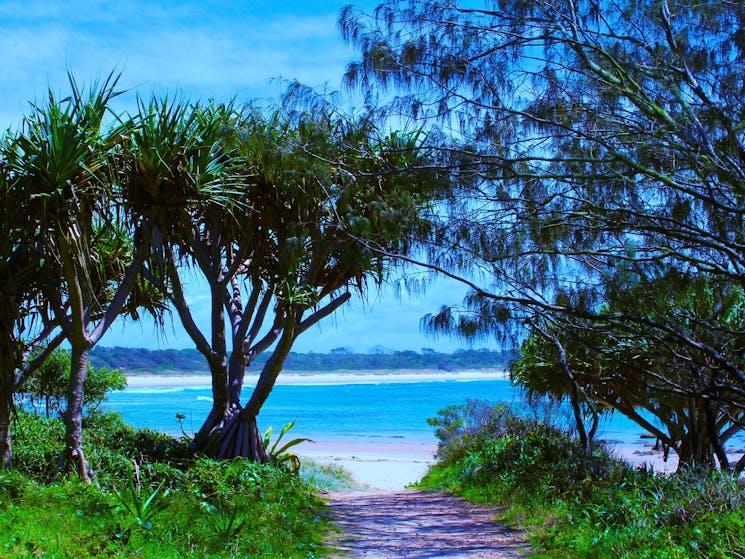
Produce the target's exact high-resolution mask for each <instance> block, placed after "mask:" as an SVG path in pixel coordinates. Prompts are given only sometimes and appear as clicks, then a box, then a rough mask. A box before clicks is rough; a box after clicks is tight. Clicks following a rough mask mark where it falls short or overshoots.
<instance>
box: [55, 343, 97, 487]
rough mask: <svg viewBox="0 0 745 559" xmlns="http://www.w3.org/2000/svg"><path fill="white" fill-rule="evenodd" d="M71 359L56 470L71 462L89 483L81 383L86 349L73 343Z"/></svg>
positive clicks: (86, 357)
mask: <svg viewBox="0 0 745 559" xmlns="http://www.w3.org/2000/svg"><path fill="white" fill-rule="evenodd" d="M71 361H72V366H71V370H70V384H69V388H68V391H67V411H66V412H65V450H64V452H63V454H62V456H61V458H60V467H59V468H58V470H59V469H62V468H63V467H64V466H65V464H72V465H73V466H74V467H75V470H76V471H77V473H78V475H79V476H80V479H82V480H83V481H85V482H87V483H90V482H91V478H92V472H91V470H90V467H89V466H88V461H87V460H86V459H85V453H84V452H83V383H85V377H86V375H87V374H88V349H81V348H79V347H76V346H75V345H73V347H72V354H71Z"/></svg>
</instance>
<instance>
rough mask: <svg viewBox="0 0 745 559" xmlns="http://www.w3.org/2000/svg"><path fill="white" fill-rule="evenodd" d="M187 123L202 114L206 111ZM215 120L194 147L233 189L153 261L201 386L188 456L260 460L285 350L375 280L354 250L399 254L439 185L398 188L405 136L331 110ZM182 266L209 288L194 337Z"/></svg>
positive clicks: (408, 150)
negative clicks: (205, 399)
mask: <svg viewBox="0 0 745 559" xmlns="http://www.w3.org/2000/svg"><path fill="white" fill-rule="evenodd" d="M195 110H197V109H195ZM199 112H200V114H201V118H202V119H207V120H209V119H211V118H213V117H214V115H215V113H214V107H213V108H208V109H201V110H199ZM219 113H220V118H221V119H222V120H221V123H222V127H221V129H219V130H215V131H214V134H212V135H208V134H201V135H200V139H201V141H203V142H204V145H205V146H207V147H208V148H209V146H219V148H220V149H219V150H211V151H210V153H213V154H214V157H215V158H216V159H217V160H219V161H222V162H228V161H229V162H230V166H231V168H230V170H229V171H228V172H227V174H226V175H223V180H226V177H227V176H229V177H232V178H230V179H229V180H228V183H229V184H230V188H229V189H228V190H229V192H228V194H229V196H230V197H232V198H233V199H232V200H230V201H228V200H225V201H224V203H222V204H219V205H216V204H207V205H199V206H196V207H192V208H191V209H190V210H189V211H188V212H185V213H184V214H183V216H184V219H185V220H186V221H185V222H184V228H183V231H184V234H183V235H182V236H181V237H180V238H178V239H176V238H175V237H174V238H173V239H172V241H173V242H172V243H171V244H170V245H169V247H168V250H167V251H166V253H165V271H166V277H167V279H166V281H164V282H163V286H164V288H165V287H166V286H167V291H168V293H169V296H170V298H171V299H172V302H173V306H174V307H175V308H176V310H177V312H178V314H179V316H180V318H181V321H182V323H183V324H184V326H185V329H186V331H187V332H188V333H189V334H190V336H191V337H192V339H193V340H194V343H195V345H196V347H197V348H198V349H199V350H200V351H201V352H202V353H203V354H204V356H205V357H206V359H207V362H208V363H209V366H210V370H211V374H212V392H213V406H212V409H211V411H210V413H209V415H208V417H207V418H206V420H205V422H204V424H203V426H202V427H201V429H200V431H199V432H198V433H197V436H196V437H195V443H194V444H195V447H196V448H198V449H200V450H204V451H208V452H210V453H212V454H214V455H216V456H219V457H232V456H245V457H248V458H251V459H253V460H256V461H266V460H268V456H267V453H266V450H265V449H264V448H263V440H262V436H261V434H260V431H259V429H258V425H257V419H256V418H257V415H258V414H259V412H260V410H261V408H262V406H263V405H264V404H265V402H266V401H267V398H268V397H269V394H270V393H271V390H272V388H273V386H274V384H275V382H276V379H277V377H278V375H279V373H280V371H281V369H282V365H283V363H284V361H285V359H286V357H287V355H288V353H289V351H290V349H291V347H292V344H293V343H294V341H295V340H296V339H297V337H298V336H299V335H300V334H302V333H303V332H304V331H306V330H307V329H308V328H309V327H311V326H312V325H314V324H316V323H317V322H319V321H320V320H322V319H323V318H325V317H327V316H329V315H330V314H332V313H333V312H334V311H335V310H336V309H338V308H339V307H341V306H342V305H343V304H344V303H345V302H346V301H348V300H349V298H350V297H351V291H352V290H353V289H358V290H363V289H365V287H366V286H367V282H380V281H382V280H383V278H384V277H385V274H386V271H387V267H388V266H389V265H390V262H389V261H387V259H386V258H384V257H382V256H380V253H379V252H376V251H374V250H371V249H370V247H369V246H367V245H366V244H365V242H362V241H361V239H362V240H364V239H366V240H368V241H370V242H374V243H376V244H379V245H381V246H387V247H388V248H390V249H392V250H393V249H394V248H395V249H396V250H397V251H400V252H405V250H406V249H407V248H408V246H409V245H410V244H411V240H412V238H413V236H414V235H415V234H416V233H417V232H418V231H417V227H421V223H422V221H421V219H420V214H419V211H420V210H421V209H423V208H425V207H426V206H427V204H428V203H429V202H430V200H431V199H432V197H433V195H434V193H435V192H437V190H438V188H439V186H438V183H437V182H436V181H435V180H429V179H433V177H431V176H428V177H427V178H426V179H425V178H424V177H423V176H418V177H409V180H408V181H403V180H401V179H400V177H399V175H398V174H397V171H398V170H399V169H400V168H401V167H404V166H406V163H413V162H414V160H415V159H417V158H421V157H422V155H421V154H418V153H417V151H416V150H415V149H413V148H415V147H417V146H416V145H415V144H416V138H415V137H408V136H407V137H401V136H395V135H394V136H391V137H390V138H387V139H384V138H382V137H378V136H376V131H375V129H374V128H373V127H372V126H370V124H369V122H368V123H367V126H362V124H364V122H365V121H360V122H356V123H355V122H351V121H347V120H345V119H343V118H341V117H340V116H338V115H335V114H333V113H332V112H331V111H328V112H326V113H323V114H319V113H316V114H315V115H313V116H310V115H308V114H302V115H295V116H294V117H292V118H291V117H290V115H289V114H285V113H284V112H283V111H281V110H276V111H271V112H262V111H259V110H257V109H252V108H248V109H246V110H245V111H243V112H242V113H240V114H238V113H235V112H233V111H226V110H225V109H224V108H223V109H221V110H220V111H219ZM160 160H161V161H163V160H164V158H160ZM235 166H237V168H236V167H235ZM204 169H205V171H209V169H207V167H205V168H204ZM210 169H212V167H210ZM424 174H425V173H424V172H423V173H422V174H421V175H424ZM186 266H188V267H189V268H194V269H196V270H198V271H199V273H200V274H201V275H202V276H203V277H204V279H205V281H206V282H207V284H208V285H209V289H210V297H211V320H210V324H209V330H208V331H207V332H206V333H204V332H203V331H202V329H200V327H199V325H198V324H197V323H196V321H195V319H194V317H193V316H192V314H191V311H190V309H189V306H188V304H187V300H186V295H185V293H184V290H183V288H182V283H183V282H182V280H181V277H182V274H183V271H184V270H185V269H186ZM228 342H230V343H231V346H232V347H231V349H230V352H229V354H228ZM266 350H270V351H271V355H270V357H269V359H268V360H267V361H266V364H265V365H264V367H263V368H262V370H261V373H260V374H259V378H258V382H257V385H256V387H255V388H254V390H253V392H252V394H251V396H250V397H249V398H248V400H247V401H246V403H245V405H242V402H241V395H242V388H243V383H244V375H245V370H246V367H247V366H249V365H250V364H251V362H252V361H253V360H254V358H255V357H256V355H258V354H259V353H261V352H263V351H266Z"/></svg>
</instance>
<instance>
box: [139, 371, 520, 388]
mask: <svg viewBox="0 0 745 559" xmlns="http://www.w3.org/2000/svg"><path fill="white" fill-rule="evenodd" d="M507 375H508V373H507V371H506V370H504V369H482V370H478V371H454V372H449V371H434V370H403V371H388V370H375V371H333V372H327V373H318V372H307V373H305V372H290V373H282V374H281V375H280V376H279V378H278V379H277V385H280V386H281V385H286V386H292V385H294V386H302V385H310V384H371V383H390V382H393V383H396V382H407V383H409V382H429V381H434V382H436V381H446V380H455V381H463V382H466V381H477V380H492V379H495V378H497V379H504V378H508V376H507ZM257 379H258V375H256V374H246V380H245V382H246V386H255V385H256V380H257ZM127 386H128V387H129V388H166V387H171V386H189V387H193V386H210V377H209V375H173V376H172V375H148V374H141V375H140V374H138V375H127Z"/></svg>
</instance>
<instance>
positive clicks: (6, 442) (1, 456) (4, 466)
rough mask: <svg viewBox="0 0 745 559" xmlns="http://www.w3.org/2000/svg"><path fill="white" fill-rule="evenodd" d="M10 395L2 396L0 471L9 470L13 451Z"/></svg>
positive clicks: (0, 410) (0, 401)
mask: <svg viewBox="0 0 745 559" xmlns="http://www.w3.org/2000/svg"><path fill="white" fill-rule="evenodd" d="M11 397H12V396H11V395H9V394H2V395H0V461H1V463H0V470H9V469H10V466H11V459H12V458H13V449H12V446H11V433H10V398H11Z"/></svg>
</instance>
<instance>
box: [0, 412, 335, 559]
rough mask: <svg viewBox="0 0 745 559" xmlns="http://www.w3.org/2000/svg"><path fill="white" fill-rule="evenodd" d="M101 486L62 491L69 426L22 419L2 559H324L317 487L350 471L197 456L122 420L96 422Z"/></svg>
mask: <svg viewBox="0 0 745 559" xmlns="http://www.w3.org/2000/svg"><path fill="white" fill-rule="evenodd" d="M86 428H87V433H88V437H87V440H86V442H87V445H88V446H87V448H86V452H87V456H88V457H89V460H90V464H91V466H92V469H93V470H94V472H95V476H96V477H95V478H94V481H95V483H94V484H92V485H89V484H86V483H84V482H81V481H80V480H79V479H78V478H77V476H75V475H70V473H64V472H63V473H62V474H60V475H58V476H57V480H56V481H54V482H52V481H51V480H52V478H53V477H54V475H55V471H56V468H57V462H58V458H59V456H60V453H61V450H62V445H63V440H64V425H63V423H62V421H61V420H59V419H56V418H47V417H43V416H38V415H30V414H26V413H19V414H18V417H17V422H16V427H15V433H16V437H15V447H14V455H15V458H14V466H15V468H16V469H15V470H13V471H8V472H0V510H1V511H2V513H1V514H0V556H2V557H4V558H8V559H12V558H16V557H18V558H20V557H36V556H39V557H49V558H51V557H54V558H63V557H64V558H66V557H75V558H76V559H85V558H89V557H127V558H130V557H142V558H149V557H169V558H180V557H200V558H201V557H209V558H219V557H297V558H301V557H302V558H313V557H317V556H319V553H321V554H322V547H321V538H322V537H323V535H324V533H325V527H326V522H327V521H326V520H325V518H324V516H323V515H322V504H321V502H320V501H319V500H318V499H317V498H316V497H315V495H314V491H315V489H314V487H313V486H311V485H310V484H309V483H307V482H306V481H305V479H304V476H305V473H306V472H307V473H308V479H310V480H311V481H312V483H313V484H314V485H315V486H325V487H336V488H338V487H343V486H344V484H345V482H346V480H345V476H344V474H343V472H340V471H336V470H333V469H329V468H323V467H320V466H317V465H315V464H312V463H308V462H304V463H303V466H302V468H301V471H302V474H301V476H297V475H295V473H294V472H293V471H292V468H288V467H283V466H281V465H273V464H257V463H252V462H249V461H247V460H245V459H235V460H230V461H216V460H212V459H209V458H205V457H199V456H197V457H193V456H191V455H190V453H189V451H188V445H187V444H186V441H183V440H177V439H174V438H171V437H168V436H166V435H163V434H161V433H158V432H155V431H150V430H136V429H134V428H132V427H130V426H128V425H126V424H124V423H123V422H122V421H121V419H120V418H119V417H118V416H116V415H114V414H99V413H94V414H93V415H91V416H89V417H88V418H87V419H86Z"/></svg>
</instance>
